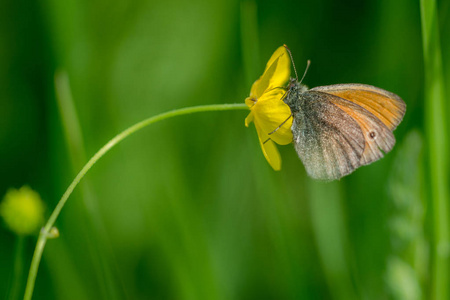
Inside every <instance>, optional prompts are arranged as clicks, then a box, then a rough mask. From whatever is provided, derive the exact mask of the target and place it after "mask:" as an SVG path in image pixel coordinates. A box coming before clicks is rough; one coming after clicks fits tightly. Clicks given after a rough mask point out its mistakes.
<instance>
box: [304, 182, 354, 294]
mask: <svg viewBox="0 0 450 300" xmlns="http://www.w3.org/2000/svg"><path fill="white" fill-rule="evenodd" d="M308 181H309V183H308V192H309V206H310V211H311V220H312V229H313V232H314V236H315V239H316V243H317V249H318V252H319V257H320V260H321V262H322V269H323V271H324V273H325V279H326V281H327V284H328V286H329V289H330V293H331V295H332V296H333V299H357V295H356V291H355V289H354V287H353V284H352V277H351V271H350V267H349V266H350V262H349V258H350V255H349V253H348V250H349V245H348V237H347V227H346V224H345V214H344V208H343V207H342V201H343V200H342V197H341V196H340V194H341V192H340V183H339V182H332V183H323V182H319V181H315V180H308Z"/></svg>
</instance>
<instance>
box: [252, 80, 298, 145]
mask: <svg viewBox="0 0 450 300" xmlns="http://www.w3.org/2000/svg"><path fill="white" fill-rule="evenodd" d="M284 93H285V91H284V90H283V89H276V90H273V91H272V92H270V93H267V94H264V96H263V97H261V99H260V100H259V101H258V102H257V103H256V104H255V105H254V106H253V107H252V114H253V116H252V119H253V121H254V122H255V126H256V128H257V129H258V134H259V135H260V136H261V138H262V139H263V140H267V139H269V138H270V139H271V140H273V141H274V142H275V143H277V144H280V145H287V144H289V143H291V142H292V138H293V136H292V131H291V127H292V117H291V109H290V108H289V106H288V105H287V104H286V103H284V102H283V100H281V99H282V97H283V95H284Z"/></svg>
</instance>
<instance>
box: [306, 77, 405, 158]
mask: <svg viewBox="0 0 450 300" xmlns="http://www.w3.org/2000/svg"><path fill="white" fill-rule="evenodd" d="M308 92H310V93H322V95H323V97H326V96H325V95H327V96H328V97H326V98H328V100H329V101H331V102H332V103H333V104H335V105H336V106H337V107H339V108H340V109H341V110H343V111H344V112H345V113H347V114H348V115H350V116H351V117H352V118H353V119H354V120H355V121H356V122H357V123H358V124H359V126H360V128H361V130H362V132H363V134H364V140H365V145H364V152H363V154H362V155H361V161H360V163H361V165H367V164H370V163H371V162H373V161H376V160H378V159H380V158H382V157H383V152H384V153H387V152H389V151H391V149H392V148H393V147H394V145H395V137H394V135H393V133H392V131H393V130H394V129H395V128H396V127H397V125H398V124H399V123H400V121H401V120H402V118H403V116H404V114H405V109H406V105H405V103H404V102H403V100H402V99H401V98H400V97H398V96H397V95H395V94H393V93H390V92H388V91H385V90H382V89H379V88H376V87H373V86H370V85H363V84H338V85H331V86H323V87H317V88H313V89H311V90H309V91H308ZM382 151H383V152H382Z"/></svg>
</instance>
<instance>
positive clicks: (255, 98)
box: [245, 46, 292, 171]
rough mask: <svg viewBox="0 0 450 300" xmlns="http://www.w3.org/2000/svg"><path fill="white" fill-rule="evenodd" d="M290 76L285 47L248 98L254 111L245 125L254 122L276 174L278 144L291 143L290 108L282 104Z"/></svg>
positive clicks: (266, 155) (277, 167)
mask: <svg viewBox="0 0 450 300" xmlns="http://www.w3.org/2000/svg"><path fill="white" fill-rule="evenodd" d="M290 75H291V60H290V58H289V54H288V52H287V50H286V48H285V47H284V46H282V47H280V48H278V49H277V50H276V51H275V53H274V54H273V55H272V57H271V58H270V59H269V61H268V63H267V65H266V69H265V70H264V73H263V75H262V76H261V78H259V79H258V80H256V81H255V83H254V84H253V86H252V89H251V91H250V96H249V97H248V98H247V99H245V103H246V104H247V106H248V107H250V110H251V111H250V114H249V115H248V116H247V118H246V119H245V126H247V127H248V125H249V124H250V123H251V122H254V123H255V127H256V131H257V132H258V137H259V142H260V144H261V149H262V151H263V153H264V156H265V157H266V159H267V161H268V162H269V164H270V165H271V166H272V168H273V169H274V170H276V171H278V170H280V169H281V158H280V153H279V152H278V149H277V147H276V145H275V143H277V144H280V145H287V144H289V143H291V142H292V131H291V126H292V118H290V116H291V109H290V108H289V106H288V105H287V104H286V103H284V102H283V96H284V94H285V93H286V85H287V83H288V82H289V78H290Z"/></svg>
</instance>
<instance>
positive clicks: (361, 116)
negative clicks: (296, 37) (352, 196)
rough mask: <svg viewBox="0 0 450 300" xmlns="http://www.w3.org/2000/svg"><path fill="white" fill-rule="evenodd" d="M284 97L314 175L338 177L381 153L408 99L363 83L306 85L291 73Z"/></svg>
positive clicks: (295, 139)
mask: <svg viewBox="0 0 450 300" xmlns="http://www.w3.org/2000/svg"><path fill="white" fill-rule="evenodd" d="M284 102H285V103H286V104H287V105H288V106H289V107H290V109H291V112H292V117H293V122H292V127H291V130H292V134H293V142H294V146H295V149H296V151H297V153H298V155H299V157H300V159H301V160H302V162H303V164H304V165H305V169H306V171H307V173H308V175H310V176H311V177H313V178H315V179H320V180H335V179H339V178H341V177H343V176H345V175H348V174H350V173H352V172H353V171H354V170H355V169H356V168H358V167H360V166H362V165H367V164H369V163H371V162H373V161H376V160H378V159H380V158H382V157H383V152H384V153H387V152H389V151H390V150H391V149H392V147H393V146H394V144H395V138H394V135H393V133H392V131H393V130H394V129H395V128H396V126H397V125H398V124H399V123H400V121H401V120H402V118H403V116H404V114H405V110H406V105H405V103H404V102H403V100H402V99H401V98H400V97H398V96H397V95H395V94H393V93H390V92H388V91H385V90H383V89H380V88H377V87H374V86H370V85H363V84H337V85H330V86H322V87H316V88H313V89H308V88H307V87H306V86H305V85H302V84H301V83H299V82H298V81H297V80H296V79H292V80H291V82H290V84H289V87H288V91H287V94H286V97H285V98H284Z"/></svg>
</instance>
